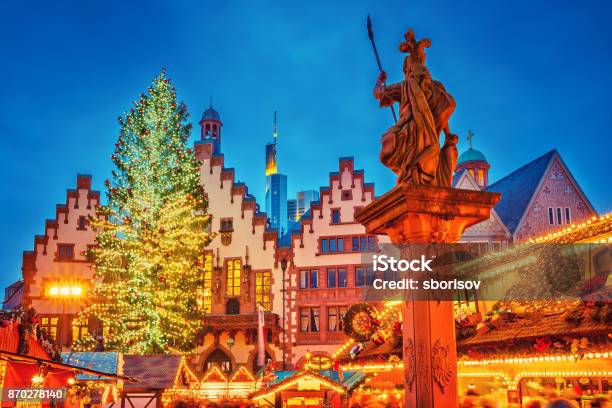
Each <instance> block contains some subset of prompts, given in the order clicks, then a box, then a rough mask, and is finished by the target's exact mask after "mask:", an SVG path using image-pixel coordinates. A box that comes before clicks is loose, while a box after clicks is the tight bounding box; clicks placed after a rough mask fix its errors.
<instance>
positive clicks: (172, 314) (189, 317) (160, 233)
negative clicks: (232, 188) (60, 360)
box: [82, 71, 211, 354]
mask: <svg viewBox="0 0 612 408" xmlns="http://www.w3.org/2000/svg"><path fill="white" fill-rule="evenodd" d="M186 118H187V109H186V107H185V105H184V104H182V103H180V104H177V102H176V93H175V91H174V88H173V87H172V85H171V83H170V80H169V79H167V78H166V76H165V72H164V71H162V73H161V74H160V75H159V76H158V77H156V78H155V79H154V81H153V84H152V85H151V87H149V89H148V93H143V94H141V95H140V98H139V100H137V101H135V102H134V108H132V109H131V110H130V111H129V112H127V113H125V114H124V115H123V116H121V117H120V118H119V124H120V126H121V130H120V134H119V139H118V141H117V144H116V145H115V151H114V153H113V155H112V160H113V163H114V164H115V167H116V168H115V170H114V171H113V173H112V175H113V177H112V180H106V182H105V185H106V189H107V195H108V205H106V206H100V207H98V208H97V209H96V216H95V217H92V218H91V219H90V223H91V225H92V227H93V228H94V231H96V233H97V236H96V241H97V246H96V247H94V248H92V249H91V250H90V251H91V255H92V257H93V259H94V269H95V274H94V279H93V282H92V287H91V289H90V293H89V298H90V299H91V305H89V306H88V307H87V308H86V309H85V310H84V312H83V313H82V315H83V316H82V317H84V318H89V317H93V318H96V319H98V320H100V321H101V322H102V325H103V328H104V347H105V348H106V349H108V350H117V351H122V352H127V353H132V354H144V353H168V352H171V351H188V350H191V349H192V348H193V346H194V344H193V341H194V339H196V338H197V334H198V331H199V326H200V318H201V317H202V315H203V313H204V307H203V303H202V287H203V265H204V262H203V249H204V247H205V246H206V245H207V244H208V243H209V242H210V239H211V234H210V233H208V232H206V231H207V228H206V227H207V225H208V223H209V222H210V216H209V215H207V213H206V208H207V201H206V197H205V193H204V190H203V188H202V186H201V185H200V182H199V163H198V161H197V160H196V158H195V157H194V155H193V152H190V151H189V150H188V149H187V147H186V142H187V139H188V137H189V132H190V129H191V125H189V124H187V123H186V120H187V119H186ZM86 343H87V344H88V345H91V344H92V342H91V341H90V342H86Z"/></svg>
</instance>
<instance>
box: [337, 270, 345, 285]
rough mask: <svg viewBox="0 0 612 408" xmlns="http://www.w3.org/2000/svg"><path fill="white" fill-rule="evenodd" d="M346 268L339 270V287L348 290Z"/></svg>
mask: <svg viewBox="0 0 612 408" xmlns="http://www.w3.org/2000/svg"><path fill="white" fill-rule="evenodd" d="M346 281H347V276H346V268H338V287H339V288H346Z"/></svg>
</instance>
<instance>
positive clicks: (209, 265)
mask: <svg viewBox="0 0 612 408" xmlns="http://www.w3.org/2000/svg"><path fill="white" fill-rule="evenodd" d="M212 269H213V254H212V252H207V253H205V254H204V277H203V278H204V279H203V284H202V286H203V288H204V290H203V296H202V310H204V313H211V312H212Z"/></svg>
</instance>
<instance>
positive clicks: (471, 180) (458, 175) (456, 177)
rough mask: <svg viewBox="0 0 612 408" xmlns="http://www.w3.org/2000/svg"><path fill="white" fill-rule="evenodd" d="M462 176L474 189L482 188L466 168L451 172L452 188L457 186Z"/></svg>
mask: <svg viewBox="0 0 612 408" xmlns="http://www.w3.org/2000/svg"><path fill="white" fill-rule="evenodd" d="M463 178H466V179H467V180H468V182H469V183H470V184H471V185H472V187H473V189H474V190H477V191H480V190H481V189H482V188H481V187H480V186H479V185H478V183H477V182H476V180H475V179H474V177H473V176H472V174H471V173H470V171H469V170H468V169H462V170H460V171H458V172H457V173H455V174H453V181H452V184H451V185H452V186H453V188H458V187H457V186H458V185H459V183H460V182H461V180H462V179H463Z"/></svg>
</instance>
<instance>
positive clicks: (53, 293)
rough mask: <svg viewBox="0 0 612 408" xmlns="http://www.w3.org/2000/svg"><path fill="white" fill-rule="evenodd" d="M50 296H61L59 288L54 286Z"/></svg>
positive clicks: (50, 290)
mask: <svg viewBox="0 0 612 408" xmlns="http://www.w3.org/2000/svg"><path fill="white" fill-rule="evenodd" d="M49 294H50V295H51V296H57V295H59V288H58V287H57V286H52V287H51V288H50V289H49Z"/></svg>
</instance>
